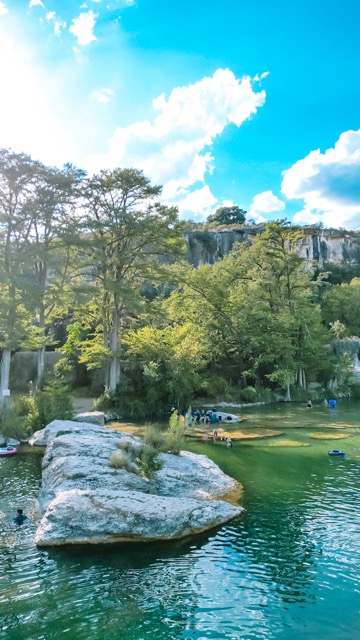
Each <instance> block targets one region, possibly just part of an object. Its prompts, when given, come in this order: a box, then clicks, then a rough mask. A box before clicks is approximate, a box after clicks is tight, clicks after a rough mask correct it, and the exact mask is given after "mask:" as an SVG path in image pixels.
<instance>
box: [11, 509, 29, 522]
mask: <svg viewBox="0 0 360 640" xmlns="http://www.w3.org/2000/svg"><path fill="white" fill-rule="evenodd" d="M25 520H27V516H26V515H25V514H24V513H23V510H22V509H18V510H17V515H16V516H15V518H14V522H15V524H18V525H19V526H20V525H21V524H24V522H25Z"/></svg>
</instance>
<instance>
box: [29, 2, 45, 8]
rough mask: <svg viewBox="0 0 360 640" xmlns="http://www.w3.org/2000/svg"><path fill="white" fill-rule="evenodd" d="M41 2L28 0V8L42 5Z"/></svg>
mask: <svg viewBox="0 0 360 640" xmlns="http://www.w3.org/2000/svg"><path fill="white" fill-rule="evenodd" d="M43 6H44V5H43V3H42V2H41V0H30V2H29V8H30V9H32V8H33V7H43Z"/></svg>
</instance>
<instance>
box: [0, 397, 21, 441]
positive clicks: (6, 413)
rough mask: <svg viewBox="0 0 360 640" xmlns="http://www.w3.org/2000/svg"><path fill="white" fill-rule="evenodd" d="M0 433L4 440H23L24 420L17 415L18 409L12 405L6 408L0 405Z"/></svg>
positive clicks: (4, 405) (19, 414) (3, 404)
mask: <svg viewBox="0 0 360 640" xmlns="http://www.w3.org/2000/svg"><path fill="white" fill-rule="evenodd" d="M0 433H1V435H3V436H4V438H5V440H8V439H9V438H15V439H16V440H22V439H23V438H25V436H26V433H25V429H24V419H23V416H22V415H21V413H19V408H18V407H16V406H14V405H10V406H7V405H6V404H5V403H2V404H0Z"/></svg>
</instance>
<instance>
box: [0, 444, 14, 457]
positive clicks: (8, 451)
mask: <svg viewBox="0 0 360 640" xmlns="http://www.w3.org/2000/svg"><path fill="white" fill-rule="evenodd" d="M14 453H17V449H15V447H10V446H9V447H0V456H12V455H14Z"/></svg>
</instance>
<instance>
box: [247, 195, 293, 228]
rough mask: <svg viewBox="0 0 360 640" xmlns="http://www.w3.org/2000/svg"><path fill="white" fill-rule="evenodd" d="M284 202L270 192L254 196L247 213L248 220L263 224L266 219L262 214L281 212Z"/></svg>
mask: <svg viewBox="0 0 360 640" xmlns="http://www.w3.org/2000/svg"><path fill="white" fill-rule="evenodd" d="M284 209H285V202H283V201H282V200H280V198H278V197H277V196H275V195H274V194H273V192H272V191H270V190H269V191H262V193H258V194H257V195H256V196H254V198H253V201H252V203H251V205H250V209H249V212H248V218H249V219H250V218H251V219H253V220H255V222H264V221H265V220H266V218H264V216H262V215H261V214H262V213H273V212H274V211H283V210H284Z"/></svg>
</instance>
